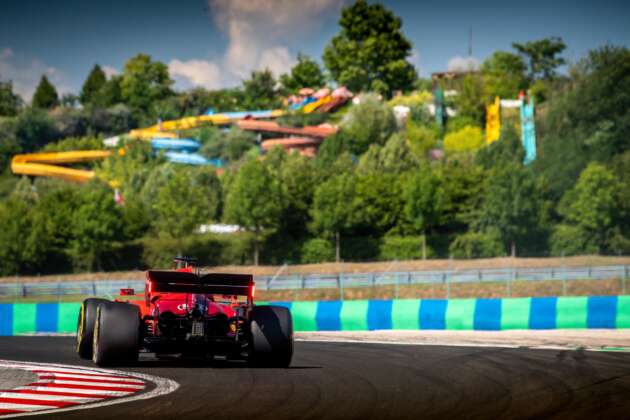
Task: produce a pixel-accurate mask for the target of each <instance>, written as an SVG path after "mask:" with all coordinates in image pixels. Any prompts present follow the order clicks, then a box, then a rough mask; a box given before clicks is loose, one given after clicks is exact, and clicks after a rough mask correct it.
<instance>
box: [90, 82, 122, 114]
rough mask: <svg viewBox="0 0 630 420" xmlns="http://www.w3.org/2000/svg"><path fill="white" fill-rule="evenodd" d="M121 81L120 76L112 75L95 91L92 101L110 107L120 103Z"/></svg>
mask: <svg viewBox="0 0 630 420" xmlns="http://www.w3.org/2000/svg"><path fill="white" fill-rule="evenodd" d="M121 83H122V76H112V77H111V78H110V79H109V80H107V81H106V82H105V83H104V84H103V86H101V88H100V89H99V90H98V91H97V92H96V93H95V95H94V98H93V99H92V102H93V103H94V104H95V105H98V106H102V107H110V106H114V105H116V104H120V103H122V101H123V98H122V91H121V87H120V85H121Z"/></svg>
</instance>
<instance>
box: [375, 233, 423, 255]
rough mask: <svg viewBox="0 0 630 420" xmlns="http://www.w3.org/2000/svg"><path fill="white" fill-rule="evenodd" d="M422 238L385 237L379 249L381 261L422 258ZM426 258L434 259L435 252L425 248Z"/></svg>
mask: <svg viewBox="0 0 630 420" xmlns="http://www.w3.org/2000/svg"><path fill="white" fill-rule="evenodd" d="M422 246H423V237H422V236H385V237H384V238H383V242H382V243H381V246H380V248H379V252H380V255H379V257H380V259H381V260H387V261H391V260H415V259H420V258H422V256H423V253H422ZM426 256H427V258H433V257H435V252H434V251H433V249H432V248H431V247H429V246H428V245H427V246H426Z"/></svg>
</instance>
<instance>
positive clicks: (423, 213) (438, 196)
mask: <svg viewBox="0 0 630 420" xmlns="http://www.w3.org/2000/svg"><path fill="white" fill-rule="evenodd" d="M403 198H404V213H405V217H406V220H407V223H408V224H409V225H410V226H411V229H412V230H413V231H414V232H415V233H420V234H422V235H423V236H425V237H426V234H427V233H429V232H431V231H432V230H433V229H434V228H435V227H436V226H437V225H438V224H439V222H440V216H441V213H442V210H443V208H444V198H445V195H444V188H443V185H442V179H441V177H440V175H439V174H438V173H435V172H434V171H432V170H431V168H430V167H429V166H428V165H426V164H425V165H422V166H421V167H420V171H418V172H415V173H414V174H413V175H412V176H411V178H410V179H409V180H407V182H406V183H405V186H404V190H403ZM423 257H424V258H426V243H423Z"/></svg>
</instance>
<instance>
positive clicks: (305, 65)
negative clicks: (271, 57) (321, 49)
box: [280, 54, 326, 92]
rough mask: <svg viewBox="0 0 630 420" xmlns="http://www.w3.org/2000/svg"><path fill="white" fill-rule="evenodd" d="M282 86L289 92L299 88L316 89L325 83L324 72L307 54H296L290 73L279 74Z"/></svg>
mask: <svg viewBox="0 0 630 420" xmlns="http://www.w3.org/2000/svg"><path fill="white" fill-rule="evenodd" d="M280 82H281V83H282V86H283V87H284V88H285V89H286V90H288V91H289V92H297V91H298V90H299V89H301V88H306V87H308V88H313V89H317V88H320V87H322V86H324V84H325V83H326V79H325V78H324V73H323V72H322V69H321V67H319V64H317V62H316V61H315V60H313V59H311V58H310V57H309V56H307V55H304V54H298V62H297V64H296V65H295V66H293V68H292V69H291V73H290V74H283V75H282V76H280Z"/></svg>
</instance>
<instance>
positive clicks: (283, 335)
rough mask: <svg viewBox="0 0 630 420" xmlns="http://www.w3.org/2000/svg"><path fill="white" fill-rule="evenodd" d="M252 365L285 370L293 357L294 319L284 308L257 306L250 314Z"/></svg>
mask: <svg viewBox="0 0 630 420" xmlns="http://www.w3.org/2000/svg"><path fill="white" fill-rule="evenodd" d="M250 321H251V322H250V328H251V354H250V359H249V361H250V363H251V364H252V365H253V366H258V367H276V368H284V367H288V366H289V365H290V364H291V359H292V357H293V319H292V318H291V312H290V311H289V310H288V309H287V308H284V307H282V306H256V307H254V308H253V309H252V311H251V312H250Z"/></svg>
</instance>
